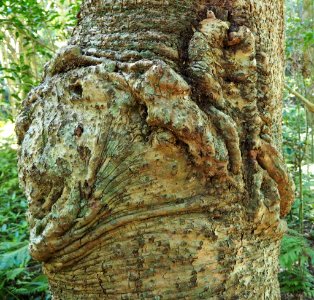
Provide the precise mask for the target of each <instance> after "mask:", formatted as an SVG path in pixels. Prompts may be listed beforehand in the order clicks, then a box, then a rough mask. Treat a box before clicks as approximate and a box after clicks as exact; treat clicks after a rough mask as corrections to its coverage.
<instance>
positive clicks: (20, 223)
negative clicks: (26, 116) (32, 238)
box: [0, 141, 49, 300]
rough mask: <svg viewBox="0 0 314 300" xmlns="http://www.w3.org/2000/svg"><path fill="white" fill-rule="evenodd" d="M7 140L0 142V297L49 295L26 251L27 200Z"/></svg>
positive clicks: (39, 297)
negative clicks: (1, 143) (20, 186)
mask: <svg viewBox="0 0 314 300" xmlns="http://www.w3.org/2000/svg"><path fill="white" fill-rule="evenodd" d="M9 142H10V144H9V143H5V144H4V145H2V146H0V186H1V189H0V299H6V300H11V299H49V294H48V293H47V292H46V291H47V288H48V284H47V278H46V277H45V276H44V275H42V274H41V266H40V264H38V263H37V262H35V261H33V260H32V259H31V257H30V255H29V251H28V241H27V240H28V228H27V222H26V215H25V212H26V209H27V201H26V199H25V197H24V196H23V193H22V191H21V190H20V188H19V185H18V176H17V166H16V150H14V149H12V148H11V146H10V145H11V144H12V141H9Z"/></svg>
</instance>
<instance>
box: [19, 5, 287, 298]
mask: <svg viewBox="0 0 314 300" xmlns="http://www.w3.org/2000/svg"><path fill="white" fill-rule="evenodd" d="M282 73H283V4H282V1H272V0H267V1H262V0H251V1H249V0H247V1H244V0H238V1H235V0H225V1H221V0H219V1H218V0H217V1H216V0H208V1H205V0H203V1H202V0H181V1H165V0H146V1H145V0H128V1H127V0H124V1H123V0H118V1H113V0H102V1H101V0H86V1H84V3H83V5H82V9H81V12H80V14H79V23H78V25H77V27H76V29H75V30H74V32H73V35H72V38H71V40H70V42H69V45H68V46H67V47H65V48H63V49H61V50H60V51H59V53H58V54H57V55H56V56H55V58H54V59H53V60H52V61H51V62H50V63H49V65H48V66H47V67H46V74H45V76H44V79H43V82H42V84H41V85H40V86H39V87H38V88H36V89H34V90H33V91H32V92H31V93H30V95H29V96H28V98H27V99H26V100H25V101H24V109H23V111H22V112H21V114H20V116H19V118H18V121H17V134H18V137H19V140H20V143H21V151H20V160H19V165H20V179H21V182H22V183H23V184H24V186H25V190H26V194H27V195H28V198H29V204H30V206H29V222H30V227H31V238H30V242H31V246H30V247H31V252H32V255H33V257H35V258H36V259H38V260H40V261H43V262H44V264H43V266H44V271H45V273H46V274H47V275H48V278H49V282H50V286H51V291H52V294H53V297H54V299H280V293H279V287H278V282H277V272H278V262H277V261H278V254H279V244H280V239H281V237H282V234H283V232H284V228H285V223H284V221H283V220H282V219H281V218H282V217H284V216H285V215H286V214H287V212H288V211H289V209H290V206H291V202H292V200H293V189H292V185H291V181H290V179H289V176H288V175H287V172H286V169H285V166H284V163H283V160H282V158H281V155H280V144H281V126H280V123H281V91H282V86H283V76H282Z"/></svg>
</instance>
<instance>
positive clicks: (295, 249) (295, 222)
mask: <svg viewBox="0 0 314 300" xmlns="http://www.w3.org/2000/svg"><path fill="white" fill-rule="evenodd" d="M79 7H80V1H78V0H57V1H52V0H19V1H16V0H6V1H5V0H0V299H4V300H6V299H7V300H8V299H10V300H11V299H50V294H49V291H48V283H47V279H46V277H45V276H44V275H43V274H42V273H41V266H40V264H38V263H37V262H36V261H33V260H32V259H31V257H30V255H29V252H28V226H27V221H26V210H27V200H26V198H25V197H24V195H23V192H22V191H21V190H20V188H19V184H18V176H17V166H16V159H17V158H16V151H17V145H16V140H15V135H14V120H15V117H16V115H17V112H18V110H19V107H20V105H21V102H22V100H23V99H24V98H25V97H26V95H27V93H28V92H29V91H30V89H31V88H32V87H34V86H36V85H37V84H38V83H39V82H40V80H41V74H42V71H43V68H44V65H45V63H46V62H47V61H48V60H49V59H50V58H51V57H52V55H53V54H54V53H55V52H56V50H57V49H58V48H60V47H61V46H63V45H65V43H66V39H67V38H68V37H69V35H70V34H71V31H72V29H73V27H74V25H75V23H76V15H77V13H78V12H79ZM285 18H286V51H285V54H286V71H285V76H286V77H285V86H286V88H285V91H284V107H283V155H284V157H285V159H286V163H287V165H288V167H289V169H290V172H291V174H292V176H293V178H294V181H295V184H296V201H295V203H294V205H293V208H292V211H291V212H290V214H289V215H288V217H287V221H288V225H289V230H288V232H287V234H286V235H285V236H284V239H283V241H282V246H281V256H280V272H279V281H280V286H281V292H282V298H283V299H314V197H313V194H314V80H313V79H314V1H313V0H286V14H285Z"/></svg>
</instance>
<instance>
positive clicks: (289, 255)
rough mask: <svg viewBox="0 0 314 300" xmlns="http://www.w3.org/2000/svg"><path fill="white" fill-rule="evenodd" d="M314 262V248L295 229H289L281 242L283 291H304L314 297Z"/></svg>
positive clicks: (281, 284) (280, 276)
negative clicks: (312, 269) (313, 270)
mask: <svg viewBox="0 0 314 300" xmlns="http://www.w3.org/2000/svg"><path fill="white" fill-rule="evenodd" d="M313 263H314V250H313V249H312V248H311V247H310V245H309V242H308V241H307V239H306V238H304V237H303V236H302V235H301V234H299V233H298V232H297V231H295V230H289V232H288V234H286V235H285V236H284V238H283V240H282V243H281V255H280V266H281V268H282V272H280V273H279V281H280V286H281V291H282V292H288V293H300V292H302V293H304V294H305V295H306V296H308V297H314V276H313V274H311V272H310V270H309V267H310V266H312V265H313Z"/></svg>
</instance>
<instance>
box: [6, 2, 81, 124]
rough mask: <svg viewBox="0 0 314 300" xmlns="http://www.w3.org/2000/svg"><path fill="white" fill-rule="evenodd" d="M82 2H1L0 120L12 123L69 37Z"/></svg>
mask: <svg viewBox="0 0 314 300" xmlns="http://www.w3.org/2000/svg"><path fill="white" fill-rule="evenodd" d="M80 2H81V1H71V0H58V1H51V0H47V1H37V0H19V1H16V0H0V44H1V47H0V118H1V119H11V120H13V119H14V117H15V116H16V111H17V109H18V107H19V104H20V103H21V101H22V100H23V99H24V98H25V96H26V95H27V93H28V92H29V91H30V89H31V88H32V87H33V86H35V85H37V84H38V83H39V81H40V76H41V74H42V70H43V67H44V64H45V63H46V62H47V61H48V60H49V59H50V58H51V56H52V55H53V53H54V52H55V51H56V49H57V48H58V47H60V46H61V45H62V43H63V42H64V41H65V39H66V38H67V37H68V35H69V33H70V32H71V30H72V28H73V26H74V25H75V22H76V18H75V16H76V14H77V12H78V10H79V6H80Z"/></svg>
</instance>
